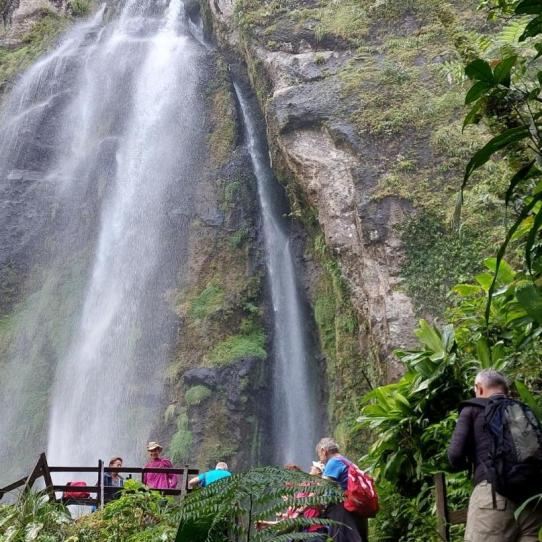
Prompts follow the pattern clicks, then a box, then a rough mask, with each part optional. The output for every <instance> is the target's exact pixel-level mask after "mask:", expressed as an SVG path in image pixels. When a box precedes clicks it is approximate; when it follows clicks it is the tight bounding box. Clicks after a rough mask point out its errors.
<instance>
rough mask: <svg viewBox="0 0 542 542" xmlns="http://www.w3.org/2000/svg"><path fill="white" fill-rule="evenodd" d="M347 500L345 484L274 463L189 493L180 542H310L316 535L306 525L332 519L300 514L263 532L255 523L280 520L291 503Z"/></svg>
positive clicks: (298, 505)
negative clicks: (283, 467) (275, 466)
mask: <svg viewBox="0 0 542 542" xmlns="http://www.w3.org/2000/svg"><path fill="white" fill-rule="evenodd" d="M342 499H343V495H342V490H341V489H340V487H339V486H338V485H337V484H334V483H332V482H329V481H327V480H322V479H320V478H314V477H311V476H309V475H307V474H305V473H302V472H292V471H286V470H283V469H278V468H274V467H264V468H256V469H252V470H250V471H248V472H246V473H241V474H235V475H233V476H232V477H231V478H226V479H223V480H220V481H218V482H215V483H213V484H211V485H209V486H207V487H206V488H204V489H201V490H197V491H194V492H192V493H190V494H189V495H188V496H187V497H186V498H185V500H184V501H183V504H182V507H181V509H180V516H181V518H180V526H179V531H178V534H177V538H176V542H204V541H206V542H225V541H226V540H228V541H231V542H241V541H243V542H245V541H246V542H287V541H288V540H310V539H311V538H312V537H314V534H311V533H307V532H300V531H301V529H303V528H304V527H308V526H310V525H330V524H332V522H331V521H330V520H325V519H317V518H315V519H307V518H303V517H301V516H300V517H298V518H295V519H287V520H284V521H281V522H279V523H277V524H276V525H271V526H269V527H268V528H266V529H263V530H260V531H257V530H256V527H255V525H256V523H257V522H259V521H262V520H269V519H275V518H276V514H277V513H280V512H283V511H284V510H285V509H287V508H288V507H289V506H291V507H294V508H303V507H306V506H322V507H325V506H327V505H328V504H331V503H336V502H340V501H341V500H342Z"/></svg>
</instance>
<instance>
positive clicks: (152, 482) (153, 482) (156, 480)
mask: <svg viewBox="0 0 542 542" xmlns="http://www.w3.org/2000/svg"><path fill="white" fill-rule="evenodd" d="M145 468H146V469H149V468H153V469H171V468H173V463H172V462H171V461H170V460H169V459H167V458H165V457H161V458H160V459H155V460H154V461H151V462H150V463H147V464H146V465H145ZM143 483H144V484H145V485H146V486H148V487H150V488H153V489H173V488H175V487H177V475H176V474H165V473H162V472H146V473H145V474H144V475H143Z"/></svg>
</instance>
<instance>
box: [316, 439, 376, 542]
mask: <svg viewBox="0 0 542 542" xmlns="http://www.w3.org/2000/svg"><path fill="white" fill-rule="evenodd" d="M316 454H317V455H318V459H319V460H320V461H321V462H322V463H324V465H325V467H324V473H323V477H324V478H327V479H328V480H333V481H334V482H337V483H338V484H339V485H340V486H341V489H342V490H343V491H346V488H347V485H348V467H349V465H350V464H351V461H350V460H349V459H347V458H346V457H344V456H342V455H341V454H340V452H339V446H338V444H337V443H336V442H335V441H334V440H333V439H332V438H329V437H325V438H323V439H321V440H320V442H319V443H318V444H317V445H316ZM326 517H327V518H329V519H332V520H335V521H337V522H338V525H334V526H333V527H332V529H331V538H333V541H334V542H367V541H368V539H367V532H368V526H367V519H366V518H362V517H361V516H359V515H357V514H353V513H352V512H349V511H348V510H346V509H345V507H344V504H343V503H342V502H341V503H338V504H333V505H331V506H330V507H329V508H328V509H327V511H326Z"/></svg>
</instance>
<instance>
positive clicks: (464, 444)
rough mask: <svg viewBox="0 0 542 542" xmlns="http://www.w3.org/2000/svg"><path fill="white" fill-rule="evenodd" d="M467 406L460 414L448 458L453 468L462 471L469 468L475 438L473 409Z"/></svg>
mask: <svg viewBox="0 0 542 542" xmlns="http://www.w3.org/2000/svg"><path fill="white" fill-rule="evenodd" d="M473 408H476V407H471V406H467V407H465V408H464V409H463V410H462V411H461V413H460V414H459V419H458V420H457V424H456V426H455V429H454V432H453V435H452V440H451V441H450V446H449V447H448V460H449V461H450V465H451V466H452V469H453V470H456V471H461V470H465V469H468V468H469V456H470V452H471V447H472V438H473V418H472V409H473Z"/></svg>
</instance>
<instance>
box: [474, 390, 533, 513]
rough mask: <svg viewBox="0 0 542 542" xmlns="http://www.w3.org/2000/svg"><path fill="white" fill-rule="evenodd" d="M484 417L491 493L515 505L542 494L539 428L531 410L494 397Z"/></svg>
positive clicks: (502, 398) (486, 408)
mask: <svg viewBox="0 0 542 542" xmlns="http://www.w3.org/2000/svg"><path fill="white" fill-rule="evenodd" d="M484 416H485V429H486V431H487V432H488V433H489V434H490V436H491V440H492V446H491V449H490V453H489V458H488V462H487V463H486V465H485V466H486V469H487V474H488V481H489V482H491V484H492V486H493V490H494V491H496V492H497V493H499V494H500V495H503V496H504V497H507V498H509V499H510V500H512V501H514V502H516V503H520V502H522V501H524V500H526V499H528V498H529V497H532V496H533V495H536V494H538V493H542V427H541V426H540V422H539V421H538V420H537V419H536V416H535V415H534V414H533V412H532V410H531V409H530V408H529V407H528V406H527V405H525V404H523V403H521V402H519V401H514V400H513V399H509V398H508V397H504V396H498V397H493V398H491V399H490V400H489V402H488V404H487V406H486V407H485V414H484ZM494 502H495V497H494Z"/></svg>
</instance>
